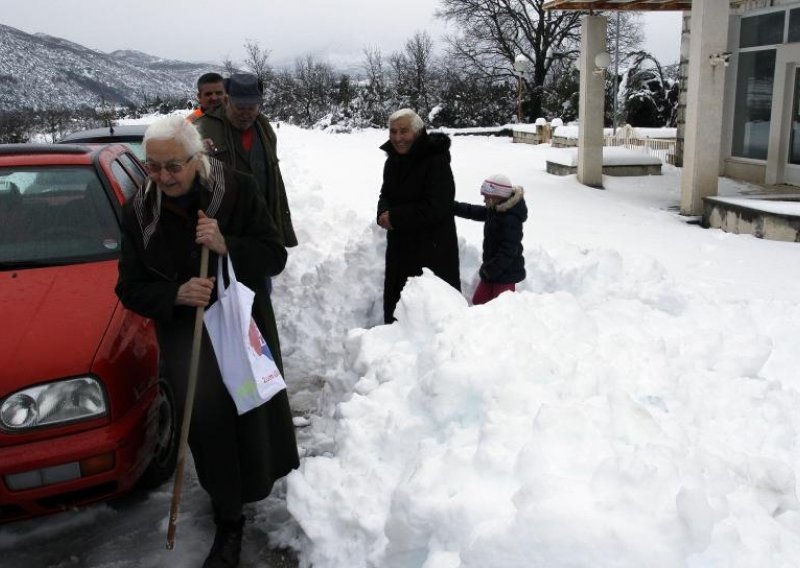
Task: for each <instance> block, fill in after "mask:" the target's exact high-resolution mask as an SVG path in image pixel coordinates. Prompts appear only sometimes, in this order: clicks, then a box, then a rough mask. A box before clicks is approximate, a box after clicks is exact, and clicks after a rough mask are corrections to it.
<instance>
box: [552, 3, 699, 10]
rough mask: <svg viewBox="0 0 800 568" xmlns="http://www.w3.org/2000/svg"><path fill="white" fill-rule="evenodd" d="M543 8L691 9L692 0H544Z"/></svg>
mask: <svg viewBox="0 0 800 568" xmlns="http://www.w3.org/2000/svg"><path fill="white" fill-rule="evenodd" d="M544 9H545V10H592V11H595V10H596V11H601V10H605V11H609V10H616V11H619V10H639V11H641V12H655V11H666V10H673V11H674V10H681V11H683V10H691V9H692V0H545V3H544Z"/></svg>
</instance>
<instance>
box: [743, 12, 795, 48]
mask: <svg viewBox="0 0 800 568" xmlns="http://www.w3.org/2000/svg"><path fill="white" fill-rule="evenodd" d="M785 21H786V11H785V10H781V11H780V12H770V13H769V14H761V15H760V16H750V17H749V18H742V27H741V33H740V34H739V47H757V46H759V45H779V44H781V43H783V27H784V22H785Z"/></svg>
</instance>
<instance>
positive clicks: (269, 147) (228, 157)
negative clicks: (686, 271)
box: [194, 105, 297, 247]
mask: <svg viewBox="0 0 800 568" xmlns="http://www.w3.org/2000/svg"><path fill="white" fill-rule="evenodd" d="M194 125H195V127H197V129H198V130H199V131H200V135H201V136H202V137H203V138H204V139H206V138H210V139H211V140H213V141H214V144H215V145H216V148H217V150H216V152H214V154H213V157H215V158H217V159H218V160H222V161H223V162H225V163H226V164H228V165H229V166H231V167H233V168H235V169H237V170H240V171H243V172H247V173H249V174H254V172H253V171H252V168H251V166H250V159H249V158H248V155H247V152H245V149H244V148H243V147H242V143H241V135H240V132H239V131H238V130H236V129H234V128H233V126H231V123H230V122H229V121H228V119H227V118H226V116H225V107H224V105H223V106H221V107H219V108H217V109H215V110H213V111H209V112H207V113H205V114H203V116H201V117H200V118H198V119H197V120H196V121H195V123H194ZM255 129H256V132H257V133H258V136H259V137H260V139H261V141H262V144H263V146H264V152H265V156H264V161H265V162H266V164H267V171H266V184H267V187H266V188H263V187H262V192H263V195H264V199H265V200H266V202H267V209H268V210H269V212H270V215H272V218H273V219H274V220H275V224H276V225H277V227H278V233H279V234H280V235H281V238H282V242H283V245H284V246H286V247H293V246H297V236H296V235H295V232H294V227H293V226H292V213H291V211H290V210H289V200H288V198H287V197H286V186H285V185H284V183H283V175H282V174H281V168H280V164H279V163H278V154H277V147H278V138H277V136H276V135H275V131H274V130H273V129H272V126H271V125H270V123H269V121H268V120H267V119H266V118H265V117H264V115H262V114H259V115H258V117H257V118H256V122H255ZM255 177H256V178H257V179H258V177H259V176H258V175H255Z"/></svg>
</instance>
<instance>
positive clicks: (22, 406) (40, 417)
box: [0, 377, 108, 432]
mask: <svg viewBox="0 0 800 568" xmlns="http://www.w3.org/2000/svg"><path fill="white" fill-rule="evenodd" d="M107 408H108V403H107V402H106V395H105V391H104V390H103V387H102V385H101V384H100V381H98V380H97V379H94V378H92V377H81V378H77V379H67V380H63V381H56V382H53V383H48V384H46V385H39V386H35V387H29V388H26V389H23V390H21V391H17V392H15V393H14V394H12V395H10V396H8V397H6V399H5V400H3V404H2V405H0V428H3V429H4V430H7V431H12V432H19V431H22V430H30V429H32V428H38V427H40V426H53V425H55V424H62V423H65V422H75V421H76V420H87V419H90V418H97V417H98V416H103V415H104V414H106V411H107Z"/></svg>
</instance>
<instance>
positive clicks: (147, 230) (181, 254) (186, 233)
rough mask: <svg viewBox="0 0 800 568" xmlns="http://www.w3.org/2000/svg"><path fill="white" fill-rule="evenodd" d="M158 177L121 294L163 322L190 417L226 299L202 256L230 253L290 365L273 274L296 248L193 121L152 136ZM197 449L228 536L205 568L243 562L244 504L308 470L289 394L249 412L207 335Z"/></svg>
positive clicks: (160, 329) (171, 369)
mask: <svg viewBox="0 0 800 568" xmlns="http://www.w3.org/2000/svg"><path fill="white" fill-rule="evenodd" d="M144 148H145V153H146V155H147V161H146V167H147V170H148V173H149V180H148V181H147V183H146V184H145V187H144V188H142V189H140V190H139V191H138V192H137V193H136V194H135V195H134V197H133V199H132V200H131V201H129V202H128V203H126V204H125V207H124V209H123V237H122V253H121V255H120V260H119V279H118V281H117V286H116V292H117V295H118V296H119V298H120V300H121V301H122V303H123V304H124V305H125V307H126V308H128V309H130V310H132V311H134V312H136V313H138V314H140V315H142V316H145V317H148V318H151V319H153V320H154V322H155V327H156V334H157V337H158V343H159V348H160V350H161V356H162V363H163V366H164V368H163V372H164V378H165V379H166V381H167V384H169V385H170V386H171V387H172V390H173V392H174V395H175V402H176V405H177V406H178V413H177V422H176V423H177V424H180V423H181V422H182V418H181V416H182V415H183V411H184V409H183V406H184V402H185V399H186V392H187V390H188V388H187V385H188V380H187V379H188V376H189V369H188V367H189V364H190V360H189V359H190V357H189V355H190V353H191V351H192V343H193V341H192V340H193V334H194V333H193V332H194V325H195V321H196V320H195V316H196V313H197V309H198V308H199V307H206V306H208V305H210V304H211V303H213V302H214V301H215V300H216V293H215V282H214V279H213V278H209V277H206V278H201V277H200V275H199V270H200V253H201V248H202V247H203V246H205V247H207V248H208V249H209V251H210V254H209V257H210V258H209V266H210V267H211V268H212V273H216V270H214V269H215V268H216V266H217V259H218V258H220V257H224V255H228V256H230V259H231V261H232V263H233V265H234V268H235V271H236V276H237V279H238V280H240V281H241V282H243V283H244V284H245V285H246V286H248V287H249V288H251V289H252V290H253V291H254V292H255V300H254V303H253V310H252V317H253V319H254V321H255V322H256V325H257V326H258V328H259V330H260V331H261V334H262V335H263V336H264V339H265V341H266V343H267V345H269V348H270V351H271V353H272V355H273V357H274V359H275V363H276V364H277V366H278V368H279V369H281V370H282V369H283V366H282V360H281V351H280V344H279V341H278V330H277V326H276V324H275V316H274V315H273V311H272V304H271V301H270V297H269V294H268V292H267V290H266V276H268V275H275V274H278V273H279V272H281V271H282V270H283V268H284V265H285V263H286V249H285V248H284V247H283V245H282V244H281V243H280V238H279V236H278V232H277V230H276V228H275V224H274V223H273V222H272V219H271V218H270V216H269V215H268V214H267V212H266V210H265V207H264V203H263V201H262V199H261V198H260V197H259V196H258V190H257V187H256V184H255V181H254V180H253V178H252V177H251V176H249V175H247V174H244V173H241V172H237V171H235V170H232V169H230V168H228V167H226V166H224V165H223V164H222V163H221V162H219V161H218V160H215V159H214V158H208V157H207V156H205V154H204V151H203V142H202V140H201V139H200V136H199V134H198V133H197V131H196V130H195V129H194V128H193V126H192V125H191V124H189V123H188V122H186V120H184V119H183V118H182V117H180V116H177V115H173V116H168V117H165V118H163V119H160V120H159V121H156V122H154V123H153V124H152V125H151V126H150V127H149V128H148V129H147V131H146V133H145V136H144ZM189 448H190V449H191V451H192V456H193V457H194V462H195V469H196V471H197V477H198V479H199V481H200V485H201V486H202V487H203V489H205V491H206V492H207V493H208V494H209V497H210V498H211V503H212V505H213V509H214V520H215V522H216V525H217V531H216V534H215V537H214V544H213V546H212V548H211V551H210V553H209V557H208V559H207V560H206V563H205V564H203V566H204V567H205V568H225V567H235V566H237V565H238V562H239V552H240V547H241V539H242V530H243V524H244V517H243V515H242V506H243V504H244V503H248V502H252V501H258V500H261V499H264V498H265V497H267V496H268V495H269V493H270V491H271V489H272V485H273V483H274V482H275V481H276V480H277V479H279V478H280V477H283V476H284V475H286V474H287V473H289V471H291V470H292V469H294V468H296V467H298V465H299V458H298V453H297V444H296V440H295V434H294V426H293V423H292V415H291V409H290V407H289V399H288V397H287V394H286V391H285V390H283V391H281V392H279V393H278V394H276V395H275V396H274V397H273V398H271V399H270V400H269V401H268V402H266V403H264V404H262V405H261V406H259V407H257V408H255V409H253V410H250V411H249V412H246V413H244V414H242V415H238V413H237V411H236V407H235V404H234V402H233V399H232V398H231V397H230V395H229V394H228V391H227V389H226V387H225V385H224V383H223V381H222V377H221V374H220V371H219V367H218V365H217V360H216V356H215V353H214V350H213V347H212V346H211V342H210V340H209V337H208V334H207V333H206V332H205V330H204V331H203V336H202V342H201V347H200V361H199V368H198V376H197V389H196V391H195V397H194V406H193V412H192V420H191V427H190V431H189Z"/></svg>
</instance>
